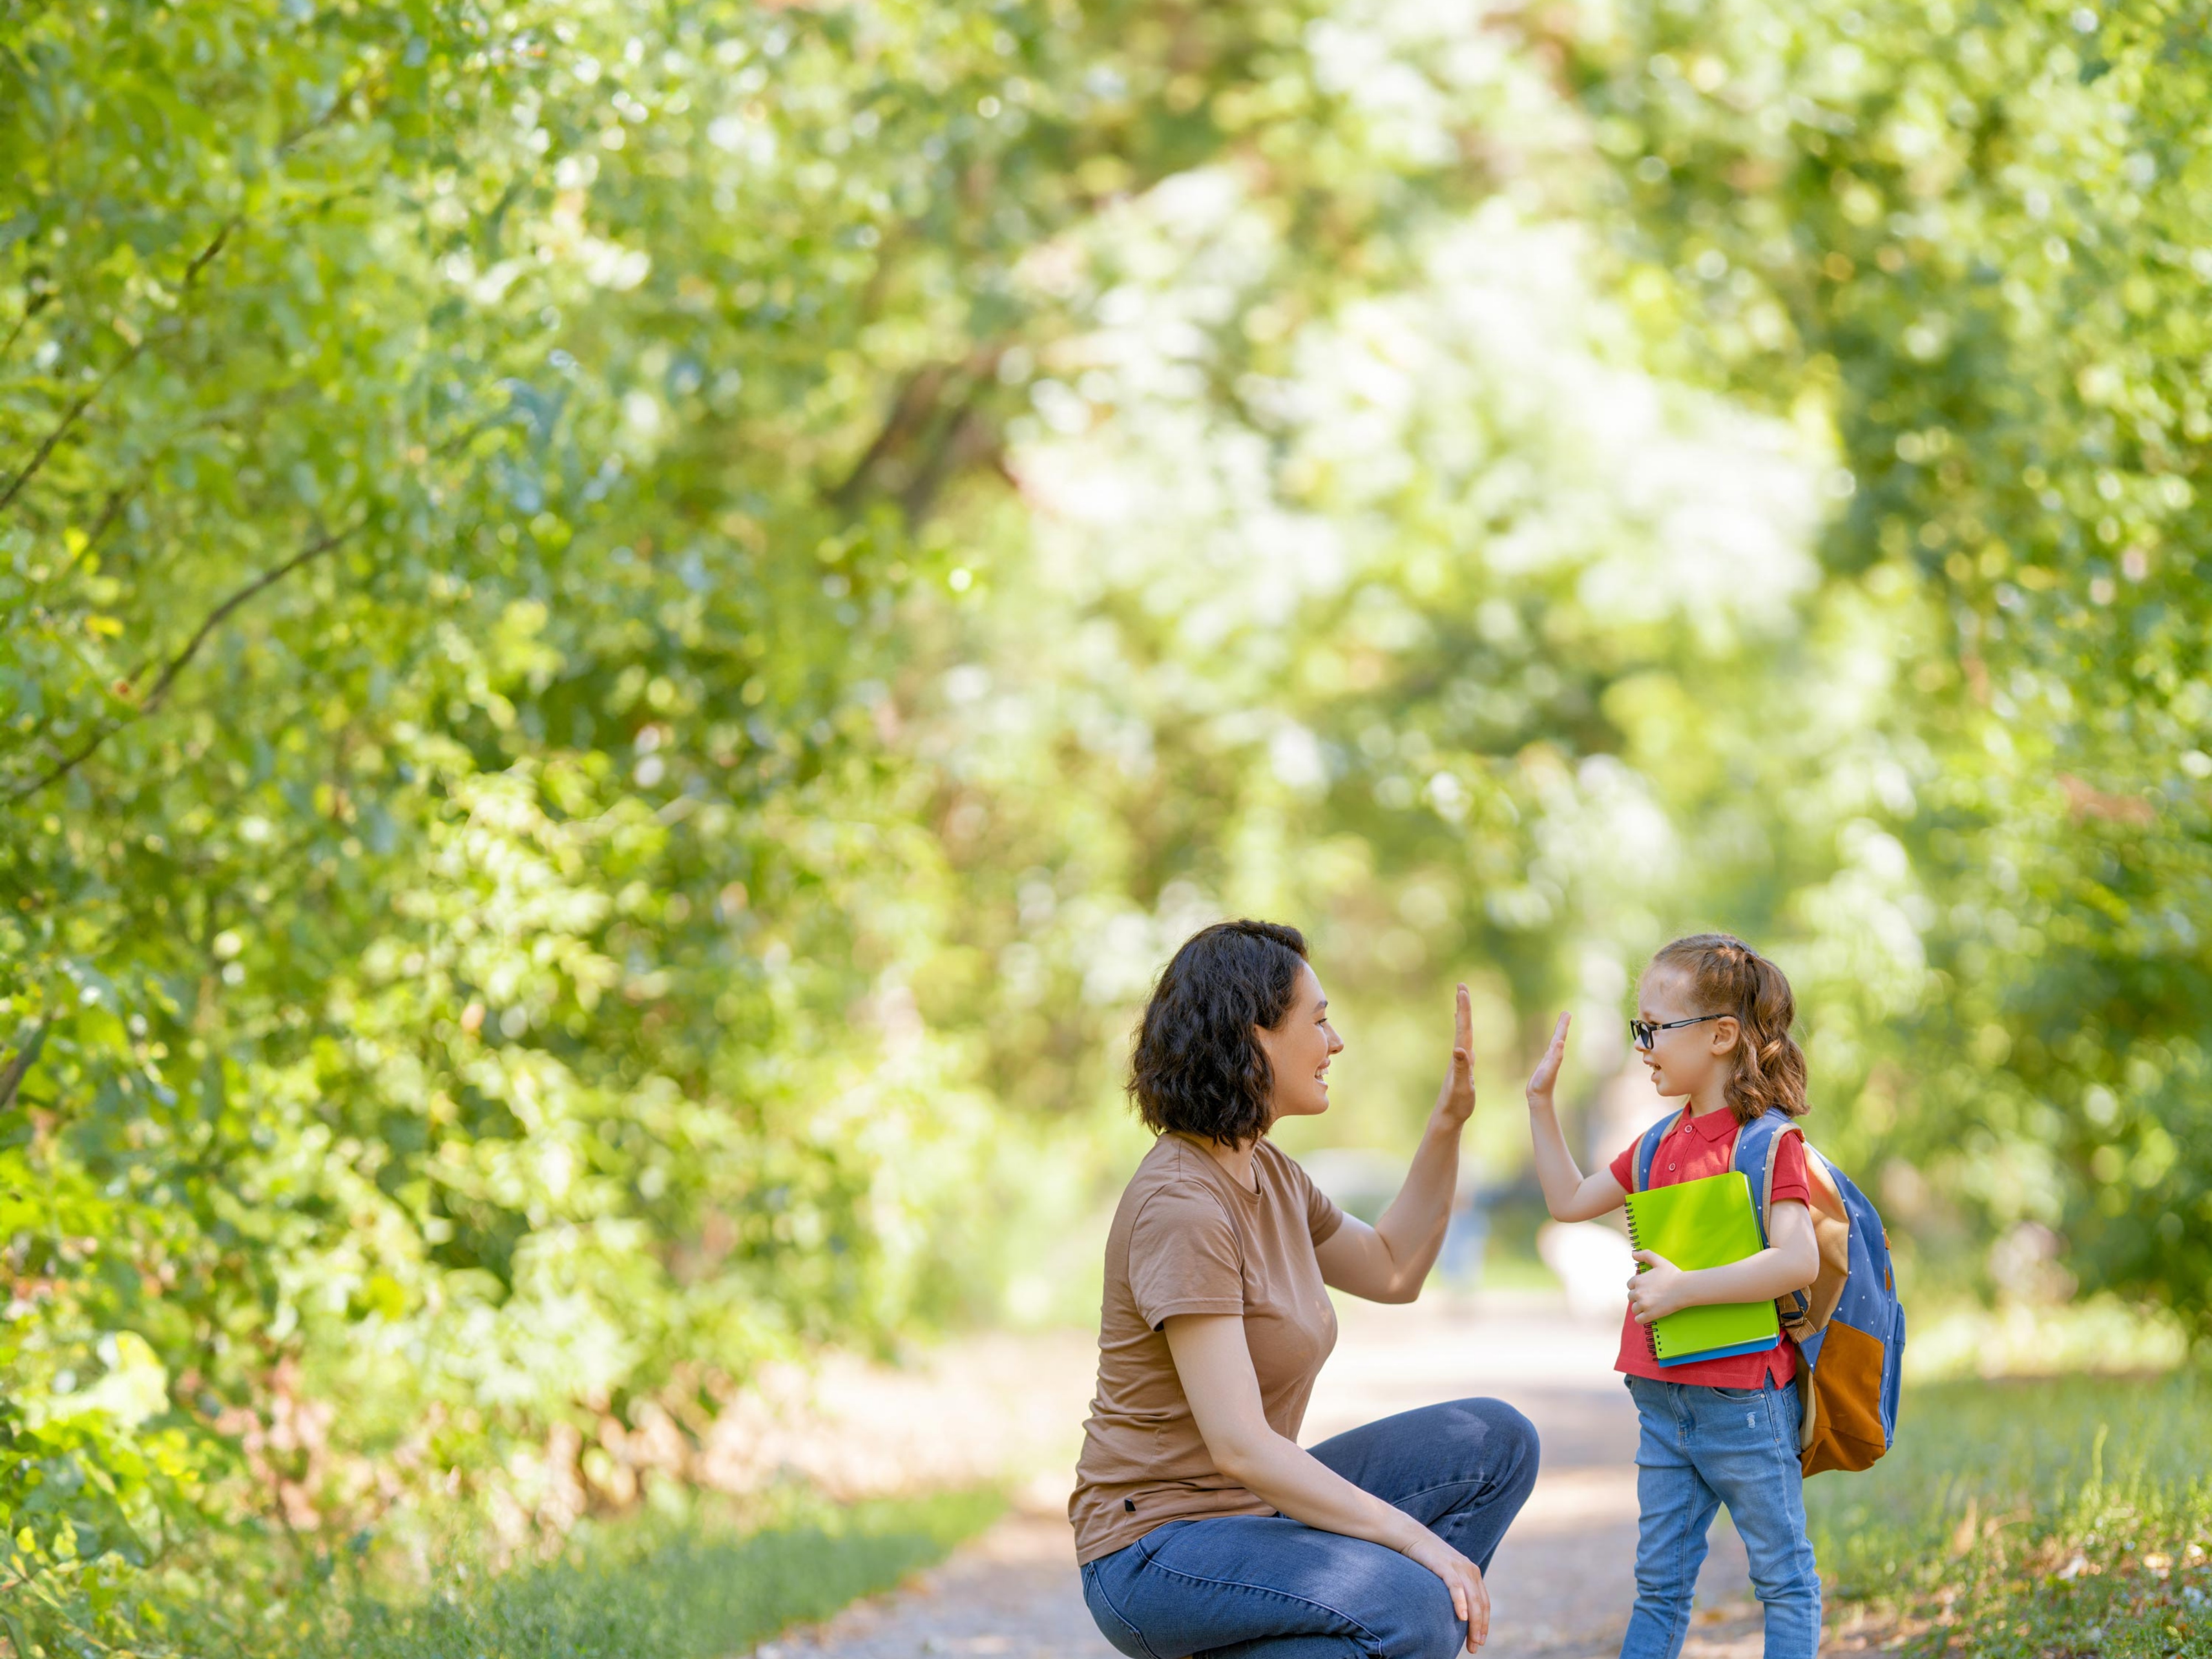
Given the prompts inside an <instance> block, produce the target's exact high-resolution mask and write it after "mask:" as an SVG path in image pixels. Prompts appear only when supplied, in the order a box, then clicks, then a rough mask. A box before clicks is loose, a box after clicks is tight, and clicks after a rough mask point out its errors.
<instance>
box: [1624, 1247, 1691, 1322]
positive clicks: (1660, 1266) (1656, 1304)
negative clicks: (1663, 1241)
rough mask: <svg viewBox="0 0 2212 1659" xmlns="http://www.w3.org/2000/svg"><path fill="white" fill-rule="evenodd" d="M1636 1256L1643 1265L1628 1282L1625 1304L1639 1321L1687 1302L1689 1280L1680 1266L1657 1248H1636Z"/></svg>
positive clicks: (1677, 1309)
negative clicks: (1661, 1253)
mask: <svg viewBox="0 0 2212 1659" xmlns="http://www.w3.org/2000/svg"><path fill="white" fill-rule="evenodd" d="M1635 1255H1636V1259H1637V1260H1638V1261H1640V1262H1642V1263H1643V1264H1644V1267H1643V1271H1641V1272H1640V1273H1637V1274H1636V1275H1635V1276H1634V1277H1633V1278H1632V1279H1630V1280H1629V1281H1628V1305H1629V1307H1630V1308H1631V1309H1632V1310H1634V1312H1635V1315H1636V1322H1637V1323H1638V1324H1639V1325H1649V1324H1650V1322H1652V1321H1653V1320H1655V1319H1664V1318H1665V1317H1666V1316H1668V1314H1670V1313H1679V1312H1680V1310H1683V1309H1684V1308H1686V1307H1688V1306H1689V1305H1690V1304H1689V1303H1688V1302H1687V1301H1686V1300H1685V1297H1686V1296H1687V1295H1688V1292H1689V1283H1688V1279H1687V1277H1686V1275H1685V1274H1684V1273H1683V1272H1682V1270H1681V1269H1680V1267H1676V1266H1675V1265H1674V1263H1673V1262H1671V1261H1668V1260H1667V1258H1666V1257H1665V1256H1663V1255H1660V1254H1659V1252H1658V1251H1656V1250H1638V1251H1637V1252H1636V1253H1635Z"/></svg>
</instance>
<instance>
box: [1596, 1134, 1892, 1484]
mask: <svg viewBox="0 0 2212 1659" xmlns="http://www.w3.org/2000/svg"><path fill="white" fill-rule="evenodd" d="M1678 1121H1680V1118H1679V1115H1677V1114H1674V1113H1669V1114H1668V1115H1666V1116H1665V1117H1662V1118H1661V1119H1660V1120H1659V1121H1658V1122H1656V1123H1655V1124H1653V1125H1652V1126H1651V1127H1650V1128H1649V1129H1648V1130H1646V1131H1645V1132H1644V1139H1642V1140H1640V1141H1638V1143H1637V1146H1636V1188H1637V1190H1638V1192H1641V1191H1643V1190H1644V1188H1646V1187H1648V1186H1649V1185H1650V1180H1651V1162H1652V1159H1653V1158H1656V1157H1657V1156H1658V1152H1659V1142H1660V1140H1661V1139H1662V1137H1664V1136H1665V1134H1666V1133H1667V1131H1668V1130H1669V1129H1671V1128H1673V1127H1674V1125H1675V1124H1676V1122H1678ZM1789 1133H1794V1134H1796V1135H1798V1136H1799V1137H1800V1138H1801V1139H1802V1136H1803V1134H1804V1131H1802V1129H1799V1128H1798V1127H1797V1126H1796V1124H1795V1123H1794V1122H1792V1121H1790V1116H1789V1115H1788V1114H1787V1113H1784V1112H1780V1111H1776V1110H1773V1109H1769V1110H1767V1111H1765V1112H1764V1113H1762V1114H1761V1115H1759V1116H1758V1117H1756V1118H1754V1119H1753V1120H1752V1121H1750V1122H1749V1123H1747V1124H1745V1125H1744V1126H1743V1127H1741V1129H1739V1130H1738V1131H1737V1132H1736V1137H1735V1158H1733V1160H1731V1164H1732V1167H1733V1168H1735V1169H1736V1170H1741V1172H1742V1174H1743V1176H1744V1178H1745V1179H1746V1180H1747V1181H1748V1182H1750V1183H1751V1189H1752V1191H1753V1192H1754V1193H1756V1194H1758V1195H1759V1202H1758V1204H1757V1205H1756V1206H1754V1207H1755V1208H1756V1209H1757V1211H1758V1212H1759V1238H1760V1240H1761V1242H1764V1241H1765V1237H1766V1208H1767V1204H1768V1202H1769V1200H1771V1197H1772V1195H1773V1192H1774V1152H1775V1148H1776V1147H1777V1146H1778V1145H1779V1144H1780V1142H1781V1139H1782V1137H1783V1136H1784V1134H1789ZM1805 1173H1806V1176H1807V1178H1808V1182H1809V1184H1810V1185H1811V1187H1812V1188H1813V1203H1812V1210H1813V1235H1814V1238H1815V1239H1816V1240H1817V1241H1818V1242H1819V1244H1820V1276H1819V1277H1818V1278H1816V1279H1814V1281H1813V1283H1812V1284H1811V1285H1808V1286H1807V1287H1806V1288H1805V1289H1803V1290H1802V1291H1791V1292H1790V1294H1789V1295H1787V1296H1784V1297H1778V1299H1777V1300H1776V1303H1775V1309H1776V1311H1777V1312H1778V1313H1779V1314H1780V1315H1781V1316H1782V1330H1783V1334H1784V1335H1786V1336H1788V1337H1789V1338H1790V1340H1791V1341H1793V1342H1795V1343H1796V1345H1797V1352H1798V1357H1799V1358H1800V1359H1801V1360H1802V1362H1803V1363H1802V1364H1800V1365H1799V1366H1798V1367H1797V1391H1798V1396H1799V1398H1800V1399H1801V1400H1802V1401H1803V1402H1804V1407H1805V1410H1804V1413H1803V1416H1804V1425H1803V1427H1802V1430H1801V1431H1800V1433H1799V1436H1798V1443H1797V1444H1798V1462H1799V1466H1800V1467H1801V1468H1803V1470H1804V1472H1805V1473H1806V1474H1820V1471H1821V1470H1823V1469H1863V1468H1869V1467H1871V1466H1872V1464H1873V1463H1874V1462H1875V1459H1877V1458H1879V1457H1880V1456H1881V1455H1882V1454H1883V1453H1884V1452H1886V1451H1887V1450H1888V1449H1889V1448H1890V1445H1891V1443H1893V1441H1894V1440H1895V1439H1896V1438H1897V1393H1898V1371H1899V1366H1900V1365H1901V1364H1902V1363H1903V1361H1904V1358H1905V1306H1904V1304H1902V1303H1901V1302H1899V1300H1898V1296H1897V1281H1896V1278H1895V1275H1894V1274H1893V1273H1892V1272H1891V1270H1890V1262H1889V1234H1888V1232H1887V1230H1886V1229H1885V1228H1884V1227H1883V1226H1882V1225H1881V1216H1880V1215H1879V1214H1877V1213H1876V1212H1875V1207H1874V1206H1873V1205H1872V1204H1871V1203H1869V1201H1868V1200H1867V1197H1866V1194H1863V1193H1862V1192H1861V1191H1859V1189H1858V1188H1857V1187H1856V1186H1854V1185H1853V1184H1852V1183H1851V1179H1850V1176H1847V1175H1845V1174H1844V1172H1843V1171H1842V1170H1838V1168H1837V1167H1836V1166H1835V1165H1834V1164H1831V1163H1829V1162H1828V1160H1827V1159H1826V1158H1823V1157H1822V1156H1821V1155H1820V1153H1819V1152H1815V1151H1814V1150H1813V1147H1812V1145H1811V1143H1810V1142H1808V1143H1807V1144H1806V1146H1805Z"/></svg>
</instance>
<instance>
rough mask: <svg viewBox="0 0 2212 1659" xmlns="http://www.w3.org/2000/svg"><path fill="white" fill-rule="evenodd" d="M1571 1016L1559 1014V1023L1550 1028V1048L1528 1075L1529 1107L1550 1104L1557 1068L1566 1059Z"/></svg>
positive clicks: (1572, 1017)
mask: <svg viewBox="0 0 2212 1659" xmlns="http://www.w3.org/2000/svg"><path fill="white" fill-rule="evenodd" d="M1574 1018H1575V1017H1574V1016H1573V1015H1572V1014H1561V1015H1560V1016H1559V1024H1557V1025H1554V1026H1553V1028H1552V1046H1551V1047H1550V1048H1547V1049H1545V1050H1544V1057H1543V1059H1541V1060H1538V1061H1537V1062H1536V1069H1535V1070H1534V1072H1532V1073H1529V1074H1528V1103H1529V1104H1530V1105H1531V1106H1536V1105H1544V1106H1548V1105H1550V1104H1551V1103H1552V1085H1553V1084H1555V1083H1557V1082H1558V1081H1559V1066H1561V1064H1562V1063H1563V1062H1565V1060H1566V1057H1567V1027H1568V1026H1569V1025H1570V1024H1572V1023H1573V1021H1574Z"/></svg>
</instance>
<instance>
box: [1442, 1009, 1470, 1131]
mask: <svg viewBox="0 0 2212 1659" xmlns="http://www.w3.org/2000/svg"><path fill="white" fill-rule="evenodd" d="M1437 1115H1438V1116H1440V1117H1442V1118H1443V1119H1445V1120H1446V1121H1449V1122H1452V1123H1464V1122H1466V1121H1468V1118H1470V1117H1472V1116H1473V1115H1474V1005H1473V1004H1472V1003H1471V1002H1469V1001H1468V994H1467V987H1466V986H1464V985H1462V986H1461V987H1459V1005H1458V1019H1457V1022H1456V1024H1455V1028H1454V1030H1453V1034H1452V1057H1451V1067H1450V1069H1449V1071H1447V1072H1446V1073H1444V1086H1443V1088H1441V1089H1439V1090H1437Z"/></svg>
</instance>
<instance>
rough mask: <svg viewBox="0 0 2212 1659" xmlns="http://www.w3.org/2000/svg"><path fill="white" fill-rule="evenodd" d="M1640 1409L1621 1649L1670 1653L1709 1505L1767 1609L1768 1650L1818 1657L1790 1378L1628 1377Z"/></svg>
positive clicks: (1638, 1657)
mask: <svg viewBox="0 0 2212 1659" xmlns="http://www.w3.org/2000/svg"><path fill="white" fill-rule="evenodd" d="M1628 1391H1629V1393H1630V1394H1631V1395H1633V1396H1635V1400H1636V1411H1637V1415H1638V1417H1639V1418H1641V1419H1643V1425H1642V1434H1641V1436H1640V1437H1639V1438H1638V1443H1637V1448H1636V1498H1637V1503H1638V1507H1639V1508H1641V1509H1642V1510H1643V1512H1644V1514H1643V1520H1642V1522H1641V1528H1640V1532H1639V1535H1638V1539H1637V1543H1636V1610H1635V1611H1634V1612H1633V1613H1631V1614H1630V1615H1629V1619H1628V1634H1627V1635H1626V1637H1625V1638H1623V1639H1622V1641H1621V1644H1620V1655H1621V1659H1675V1656H1677V1655H1678V1654H1680V1652H1681V1651H1682V1638H1684V1637H1685V1636H1686V1635H1688V1634H1689V1630H1690V1605H1691V1598H1692V1595H1694V1594H1695V1592H1696V1590H1697V1587H1698V1569H1699V1567H1701V1566H1703V1565H1705V1534H1706V1533H1707V1532H1708V1531H1709V1530H1710V1529H1711V1527H1712V1524H1713V1512H1714V1511H1715V1510H1717V1509H1718V1508H1719V1507H1720V1506H1721V1505H1722V1504H1727V1505H1728V1511H1729V1519H1730V1520H1731V1521H1733V1522H1735V1529H1736V1533H1737V1535H1738V1536H1740V1537H1741V1539H1742V1540H1743V1548H1744V1553H1745V1554H1746V1555H1747V1556H1748V1557H1749V1558H1750V1561H1751V1587H1752V1589H1753V1590H1754V1591H1755V1592H1757V1594H1758V1596H1759V1601H1760V1603H1761V1605H1763V1606H1764V1607H1765V1609H1766V1659H1814V1655H1815V1654H1817V1653H1818V1652H1819V1651H1820V1569H1819V1568H1818V1567H1816V1566H1815V1565H1814V1563H1813V1546H1812V1544H1811V1543H1810V1542H1809V1541H1808V1540H1807V1539H1806V1536H1805V1482H1804V1477H1803V1476H1802V1474H1799V1472H1798V1464H1797V1428H1798V1423H1799V1420H1800V1413H1802V1410H1803V1407H1802V1406H1801V1405H1800V1403H1799V1402H1798V1399H1797V1390H1796V1388H1795V1387H1792V1386H1788V1385H1785V1386H1784V1387H1782V1388H1779V1389H1778V1388H1775V1387H1773V1386H1772V1385H1771V1384H1770V1385H1768V1386H1767V1387H1765V1388H1763V1389H1708V1388H1701V1387H1699V1386H1698V1385H1697V1384H1695V1383H1660V1382H1656V1381H1654V1380H1653V1379H1651V1378H1650V1377H1644V1376H1632V1377H1630V1378H1629V1379H1628Z"/></svg>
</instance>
